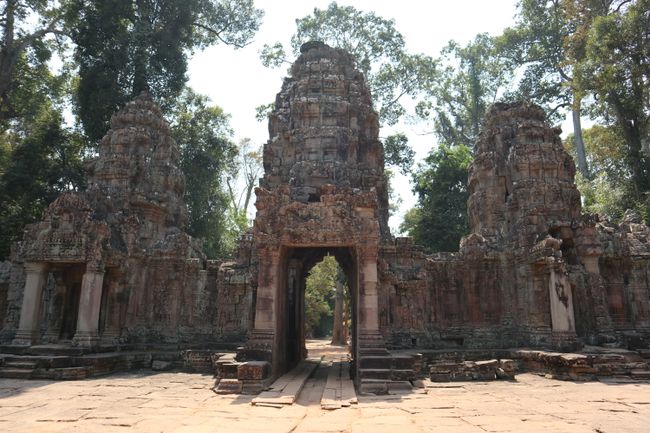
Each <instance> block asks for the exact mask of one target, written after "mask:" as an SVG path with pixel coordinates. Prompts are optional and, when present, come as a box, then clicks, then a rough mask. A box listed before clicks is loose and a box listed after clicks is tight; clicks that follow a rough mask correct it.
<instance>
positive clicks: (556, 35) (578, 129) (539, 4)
mask: <svg viewBox="0 0 650 433" xmlns="http://www.w3.org/2000/svg"><path fill="white" fill-rule="evenodd" d="M518 9H519V10H518V14H517V23H516V25H515V26H514V27H511V28H507V29H506V30H505V31H504V32H503V35H502V36H501V37H499V38H498V49H499V51H500V52H501V55H503V56H506V57H507V58H508V59H509V60H510V61H511V62H513V64H514V65H515V66H516V67H517V68H518V69H519V70H520V72H519V73H520V74H521V76H522V78H521V80H520V82H519V88H518V89H517V91H516V92H515V97H516V98H517V99H524V100H529V101H532V102H535V103H537V104H539V105H541V106H542V107H544V108H545V109H546V111H547V112H548V113H549V117H551V118H556V117H557V116H558V114H559V113H560V112H561V110H562V109H565V108H568V109H570V110H571V113H572V119H573V139H574V141H575V149H576V156H577V162H578V170H579V171H580V173H582V175H583V176H584V177H586V178H588V177H589V171H588V165H587V160H586V156H585V149H584V142H583V139H582V126H581V106H582V97H581V94H580V92H579V91H578V89H577V88H576V83H575V80H574V78H573V67H572V65H573V63H572V62H570V61H568V58H567V40H568V38H569V37H570V36H571V35H573V34H574V33H575V32H576V28H577V23H576V21H575V20H574V19H573V17H572V16H571V15H570V13H569V11H568V10H567V8H566V5H565V3H564V2H563V1H562V0H545V1H539V0H522V1H521V2H520V3H519V5H518Z"/></svg>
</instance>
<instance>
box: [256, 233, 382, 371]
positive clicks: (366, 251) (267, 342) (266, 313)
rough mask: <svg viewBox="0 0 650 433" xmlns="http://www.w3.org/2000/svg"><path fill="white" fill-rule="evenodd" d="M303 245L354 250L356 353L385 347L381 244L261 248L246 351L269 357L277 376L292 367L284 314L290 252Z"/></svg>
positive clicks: (351, 271) (351, 283)
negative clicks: (381, 328)
mask: <svg viewBox="0 0 650 433" xmlns="http://www.w3.org/2000/svg"><path fill="white" fill-rule="evenodd" d="M301 249H305V250H310V249H323V250H336V249H346V250H348V251H349V252H350V257H351V261H352V262H351V263H350V264H349V265H348V266H349V269H348V271H347V272H346V275H347V276H348V279H349V280H351V281H349V287H350V291H351V298H352V299H353V303H352V306H353V308H352V316H353V317H352V321H353V323H354V324H355V326H354V327H353V330H352V336H351V339H352V348H353V357H354V359H358V357H359V354H360V353H361V352H362V351H363V350H364V349H365V348H367V347H366V346H368V347H375V346H380V347H385V345H384V341H383V338H382V337H381V334H380V332H379V304H378V293H377V290H378V278H377V275H378V270H377V248H368V247H367V245H363V246H359V245H356V246H355V245H318V244H316V245H314V244H291V245H288V244H284V245H282V246H281V247H280V248H276V249H273V250H270V249H261V250H260V251H259V276H258V287H257V297H256V303H255V317H254V326H253V330H252V331H251V335H250V338H249V341H248V343H247V345H246V352H247V353H248V355H249V356H250V355H252V356H253V357H257V358H261V359H265V360H267V361H269V362H270V363H271V371H272V375H273V376H274V377H277V376H279V375H281V374H282V373H284V372H285V371H286V369H287V367H288V366H287V365H285V362H286V359H285V355H286V348H285V347H284V344H285V343H286V342H285V341H284V339H285V337H284V336H285V328H284V327H285V326H286V324H287V323H288V322H287V320H286V317H282V314H281V313H282V312H283V311H284V306H285V304H284V302H285V299H286V297H287V289H288V284H287V283H288V281H287V273H288V266H289V257H288V256H287V253H288V252H289V251H296V250H301ZM337 261H338V260H337ZM339 264H341V263H339ZM303 314H304V312H303ZM301 338H302V337H301Z"/></svg>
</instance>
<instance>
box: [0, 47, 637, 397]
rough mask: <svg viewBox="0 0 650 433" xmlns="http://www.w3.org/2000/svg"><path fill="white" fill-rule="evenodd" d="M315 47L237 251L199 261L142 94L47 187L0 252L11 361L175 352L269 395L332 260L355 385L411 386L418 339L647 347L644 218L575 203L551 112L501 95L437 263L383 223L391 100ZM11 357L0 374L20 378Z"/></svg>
mask: <svg viewBox="0 0 650 433" xmlns="http://www.w3.org/2000/svg"><path fill="white" fill-rule="evenodd" d="M301 51H302V53H301V55H300V57H299V58H298V59H297V60H296V62H295V63H294V65H293V67H292V70H291V78H287V79H286V80H285V82H284V84H283V86H282V90H281V91H280V93H279V94H278V96H277V98H276V103H275V109H274V111H273V113H272V114H271V117H270V121H269V132H270V139H269V141H268V142H267V143H266V145H265V147H264V176H263V178H262V179H261V180H260V186H259V188H258V189H257V190H256V194H257V201H256V208H257V214H256V217H255V222H254V226H253V230H252V233H249V234H247V235H245V236H244V237H242V239H241V242H240V245H239V248H238V250H237V252H236V255H235V258H234V260H232V261H212V260H206V259H205V257H204V255H203V254H202V252H201V250H200V247H198V246H197V245H198V244H197V243H196V242H195V241H194V240H192V239H191V237H190V236H188V235H187V233H186V232H185V225H186V221H187V211H186V208H185V205H184V203H183V200H182V196H183V191H184V188H185V185H184V179H183V175H182V173H181V171H180V170H179V168H178V158H179V153H178V149H177V147H176V144H175V143H174V141H173V139H172V138H171V136H170V134H169V126H168V124H167V123H166V122H165V120H164V119H163V117H162V113H161V111H160V108H159V107H158V106H157V105H156V104H155V103H154V102H153V100H152V99H151V97H150V96H148V95H141V96H140V97H138V98H136V100H135V101H133V102H131V103H129V104H128V105H127V106H126V107H125V108H124V109H123V110H121V111H120V112H118V113H117V114H115V115H114V117H113V119H112V121H111V130H110V131H109V132H108V134H107V135H106V136H105V137H104V139H103V140H102V142H101V144H100V146H99V152H98V155H97V157H96V158H94V159H92V160H91V161H89V162H88V173H89V174H88V188H87V189H86V190H85V191H82V192H79V193H65V194H63V195H61V196H60V197H59V198H58V199H57V200H56V201H54V202H53V203H52V204H51V205H50V206H49V208H48V210H47V211H46V212H45V214H44V216H43V219H42V221H41V222H39V223H36V224H32V225H30V226H28V227H27V229H26V231H25V236H24V239H23V241H22V242H20V243H19V244H18V245H17V246H16V248H15V249H14V251H13V256H12V262H4V263H3V264H2V265H1V266H0V320H1V321H2V322H1V323H0V325H1V326H2V331H1V332H0V342H1V343H2V344H3V346H2V347H1V349H2V350H0V353H7V354H11V356H14V357H18V356H26V355H30V356H31V358H30V359H32V361H30V362H33V364H32V370H30V375H31V376H29V377H53V378H70V377H86V376H88V375H91V374H98V373H102V372H107V371H114V370H119V369H124V368H133V367H141V366H149V365H151V363H152V361H153V362H154V363H155V362H157V361H158V362H163V361H165V362H171V363H172V364H174V363H175V365H181V364H182V365H185V366H190V367H194V368H208V369H210V368H212V366H213V365H214V366H216V367H217V369H218V372H219V374H220V377H221V378H224V379H225V378H228V379H229V380H230V382H229V383H228V386H229V387H230V389H231V390H233V391H235V392H241V391H244V392H252V391H256V390H260V389H262V388H264V386H266V385H267V384H268V383H269V381H270V380H271V379H273V378H275V377H278V376H279V375H281V374H282V373H284V372H286V371H288V370H290V369H291V368H292V367H294V366H295V365H296V364H297V363H298V362H299V361H300V360H301V359H303V358H304V357H305V355H306V349H305V334H304V320H305V319H304V290H305V278H306V276H307V274H308V272H309V271H310V269H311V268H312V267H313V266H314V265H315V264H316V263H318V262H319V261H320V260H321V259H322V258H323V257H324V256H325V255H326V254H331V255H333V256H334V257H335V258H336V260H337V261H338V263H339V264H340V265H341V267H342V269H343V270H344V272H345V274H346V276H347V279H348V283H349V284H348V285H349V289H350V299H351V305H352V322H353V323H352V332H351V355H352V358H353V361H354V362H353V365H354V368H353V376H354V378H355V382H356V384H357V386H358V387H360V389H361V390H365V391H374V392H382V391H386V390H387V389H389V387H390V385H391V384H396V383H405V382H407V381H410V380H413V379H415V378H416V377H417V375H418V374H419V373H420V372H421V368H422V366H423V365H426V356H425V359H424V360H423V358H422V355H421V354H422V353H434V352H436V353H447V354H456V355H458V354H461V355H462V354H467V353H469V352H471V351H479V352H480V351H484V352H485V353H488V352H490V351H495V350H501V351H503V350H509V349H517V348H537V349H550V350H560V351H569V350H573V351H575V350H580V348H581V347H582V346H583V345H605V346H608V347H619V348H625V349H635V350H636V349H644V348H645V349H647V348H648V343H649V342H650V280H649V277H648V275H650V243H649V239H650V229H649V228H648V227H647V226H645V225H643V224H641V223H640V221H639V220H638V219H637V218H636V217H635V216H634V215H632V214H628V215H626V218H625V219H624V221H623V222H622V223H620V224H618V225H613V224H609V223H607V222H604V221H599V220H598V217H596V216H592V215H582V214H581V207H580V193H579V191H578V190H577V188H576V186H575V183H574V175H575V166H574V163H573V161H572V159H571V157H570V156H569V155H568V154H567V153H566V152H565V150H564V149H563V148H562V143H561V140H560V137H559V133H560V131H559V130H557V129H553V128H552V127H550V126H549V125H548V124H547V123H546V121H545V114H544V112H543V111H542V110H541V109H540V108H539V107H537V106H534V105H531V104H526V103H513V104H496V105H495V106H494V107H492V109H491V110H490V112H489V113H488V115H487V118H486V120H485V123H484V125H483V130H482V133H481V135H480V137H479V139H478V141H477V143H476V147H475V160H474V162H473V164H472V166H471V168H470V172H469V178H468V182H469V190H470V198H469V201H468V213H469V217H470V226H471V233H470V234H469V235H468V236H466V237H465V238H464V239H463V240H462V241H461V244H460V249H459V252H457V253H438V254H434V255H427V254H425V253H424V252H423V250H422V249H421V248H420V247H418V246H417V245H414V244H413V243H412V242H411V241H410V240H409V239H408V238H395V237H393V236H392V235H391V233H390V231H389V229H388V194H387V183H386V178H385V176H384V156H383V147H382V144H381V142H380V141H379V139H378V133H379V125H378V120H377V114H376V112H375V111H374V110H373V108H372V103H371V97H370V93H369V91H368V88H367V86H366V84H365V81H364V77H363V75H362V74H361V73H360V72H359V71H358V70H357V69H356V68H355V66H354V62H353V59H352V57H351V56H350V55H349V54H347V53H345V52H344V51H342V50H338V49H333V48H330V47H328V46H326V45H324V44H322V43H319V42H311V43H308V44H305V45H304V46H303V47H302V50H301ZM235 349H236V357H235V356H225V355H222V353H223V352H224V351H228V350H230V351H231V352H233V353H235ZM646 351H647V350H646ZM97 353H101V354H102V356H101V357H95V358H93V356H94V354H97ZM55 354H56V355H60V356H59V357H56V362H54V361H53V359H54V358H52V357H51V356H52V355H55ZM65 355H67V356H68V358H66V359H67V361H63V360H62V359H60V358H61V357H62V356H63V357H65ZM461 355H458V356H461ZM3 356H5V355H0V360H3V361H2V362H0V375H2V374H4V373H3V371H13V370H11V369H10V368H9V367H10V362H12V361H6V362H5V361H4V360H8V359H10V358H9V357H8V355H7V357H4V358H3ZM48 356H50V358H48ZM462 356H466V355H462ZM100 359H101V361H99V360H100ZM3 362H5V365H4V366H3ZM23 364H24V363H23ZM242 366H243V367H242ZM7 374H8V373H7ZM223 383H224V384H225V383H226V381H225V380H224V381H223Z"/></svg>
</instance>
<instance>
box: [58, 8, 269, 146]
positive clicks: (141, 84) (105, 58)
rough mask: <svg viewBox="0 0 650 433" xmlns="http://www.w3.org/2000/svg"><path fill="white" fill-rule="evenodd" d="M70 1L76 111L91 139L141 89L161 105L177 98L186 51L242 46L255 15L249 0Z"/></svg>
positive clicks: (258, 16) (256, 20)
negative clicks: (220, 44)
mask: <svg viewBox="0 0 650 433" xmlns="http://www.w3.org/2000/svg"><path fill="white" fill-rule="evenodd" d="M70 3H71V4H70V7H69V9H68V13H67V22H68V27H69V28H70V32H71V37H72V39H73V41H74V42H75V44H76V49H75V55H74V58H75V61H76V63H77V64H78V65H79V85H78V88H77V91H76V112H77V115H78V116H79V118H80V120H81V122H82V123H83V126H84V130H85V132H86V134H87V135H88V137H89V138H90V139H91V140H93V141H98V140H99V139H100V138H101V137H102V136H103V135H104V134H105V133H106V131H107V130H108V122H109V120H110V116H111V115H112V114H113V113H114V112H115V111H117V109H119V108H120V107H122V106H124V104H126V102H128V101H129V100H131V99H133V98H134V97H135V96H137V95H138V94H139V93H140V92H142V91H143V90H148V91H150V92H151V93H152V94H153V95H155V96H156V97H157V98H158V99H162V100H167V101H172V100H173V98H175V97H177V96H179V95H180V93H181V92H182V90H183V88H184V85H185V82H186V81H187V77H186V75H185V73H186V70H187V55H188V53H189V52H191V51H192V50H193V49H195V48H203V47H205V46H207V45H209V44H212V43H215V42H223V43H226V44H231V45H234V46H235V47H240V46H243V45H245V44H246V43H247V42H248V41H249V40H250V38H251V37H252V35H253V33H255V31H256V30H257V29H258V28H259V24H260V20H261V16H262V12H261V11H259V10H257V9H255V8H254V7H253V2H252V0H222V1H208V0H185V1H177V0H143V1H138V2H132V1H130V0H90V1H85V0H72V1H71V2H70ZM163 108H165V109H169V108H170V107H163Z"/></svg>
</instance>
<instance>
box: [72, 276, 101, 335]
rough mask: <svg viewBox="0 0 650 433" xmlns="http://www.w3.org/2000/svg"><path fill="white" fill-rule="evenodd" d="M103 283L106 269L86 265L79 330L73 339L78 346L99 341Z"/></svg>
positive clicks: (78, 320)
mask: <svg viewBox="0 0 650 433" xmlns="http://www.w3.org/2000/svg"><path fill="white" fill-rule="evenodd" d="M103 283H104V270H103V269H101V270H100V269H94V268H90V267H88V266H86V273H85V274H84V276H83V279H82V280H81V297H80V299H79V315H78V318H77V331H76V332H75V335H74V338H73V339H72V341H73V343H74V344H76V345H78V346H86V347H92V346H95V345H96V344H97V343H98V341H99V333H98V332H99V309H100V307H101V301H102V285H103Z"/></svg>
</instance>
